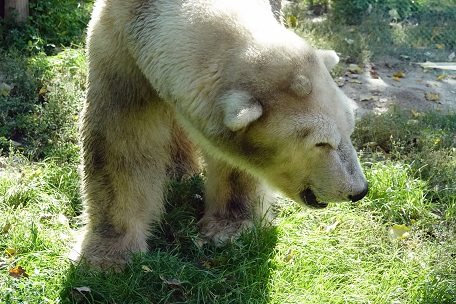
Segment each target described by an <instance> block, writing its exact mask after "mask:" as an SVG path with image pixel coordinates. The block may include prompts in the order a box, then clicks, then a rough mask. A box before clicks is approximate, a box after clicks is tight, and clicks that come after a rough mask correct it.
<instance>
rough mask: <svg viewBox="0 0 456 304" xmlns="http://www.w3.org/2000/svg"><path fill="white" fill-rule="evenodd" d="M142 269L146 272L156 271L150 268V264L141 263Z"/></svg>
mask: <svg viewBox="0 0 456 304" xmlns="http://www.w3.org/2000/svg"><path fill="white" fill-rule="evenodd" d="M141 269H142V270H143V271H144V272H146V273H147V272H154V271H153V270H152V269H150V268H149V267H148V266H146V265H141Z"/></svg>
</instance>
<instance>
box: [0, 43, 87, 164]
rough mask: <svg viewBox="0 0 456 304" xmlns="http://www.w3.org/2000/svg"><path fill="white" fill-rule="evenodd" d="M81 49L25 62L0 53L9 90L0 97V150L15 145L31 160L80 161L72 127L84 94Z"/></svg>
mask: <svg viewBox="0 0 456 304" xmlns="http://www.w3.org/2000/svg"><path fill="white" fill-rule="evenodd" d="M85 64H86V60H85V54H84V51H83V50H80V49H79V50H72V49H68V50H64V51H63V52H61V53H59V55H56V56H45V55H44V54H39V55H37V56H34V57H32V58H30V59H24V58H21V57H19V56H18V55H14V54H11V53H9V54H5V53H4V54H0V75H1V74H3V75H6V76H5V78H4V79H3V80H2V81H3V82H5V83H7V84H8V85H9V86H10V87H12V89H11V91H10V92H7V93H5V94H0V113H1V114H0V138H1V141H0V145H1V146H0V149H2V150H3V152H4V153H5V152H7V151H9V146H10V144H11V143H13V146H14V147H16V148H17V149H19V150H21V151H23V152H24V154H25V155H27V156H29V157H30V158H32V159H42V158H45V157H49V156H53V157H58V158H60V159H62V160H71V161H74V160H76V159H77V157H78V149H77V135H76V124H77V121H78V113H79V111H80V109H81V105H82V101H83V99H84V96H85V78H86V66H85Z"/></svg>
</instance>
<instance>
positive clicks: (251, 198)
mask: <svg viewBox="0 0 456 304" xmlns="http://www.w3.org/2000/svg"><path fill="white" fill-rule="evenodd" d="M205 160H206V175H207V181H206V199H205V214H204V216H203V218H202V219H201V220H200V221H199V223H198V224H199V226H200V228H201V233H202V234H203V236H204V237H206V238H208V239H210V240H212V241H213V242H215V243H216V244H221V243H225V242H228V241H232V240H234V239H236V238H237V237H239V235H240V234H241V232H242V231H244V230H246V229H247V228H249V227H251V226H252V225H253V223H254V220H261V221H266V222H268V220H269V217H270V212H269V207H270V205H271V203H272V202H273V200H274V197H273V195H271V192H270V190H269V189H268V187H267V186H266V185H265V184H264V183H262V182H260V181H259V180H257V179H256V178H255V177H253V176H251V175H250V174H248V173H246V172H245V171H242V170H240V169H237V168H234V167H232V166H230V165H228V164H226V163H225V162H222V161H219V160H217V159H214V158H212V157H211V156H208V155H206V157H205Z"/></svg>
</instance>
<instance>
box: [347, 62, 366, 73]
mask: <svg viewBox="0 0 456 304" xmlns="http://www.w3.org/2000/svg"><path fill="white" fill-rule="evenodd" d="M348 71H349V72H350V73H352V74H362V73H363V69H361V68H360V67H359V66H358V65H356V64H350V65H349V66H348Z"/></svg>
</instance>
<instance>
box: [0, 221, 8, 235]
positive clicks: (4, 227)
mask: <svg viewBox="0 0 456 304" xmlns="http://www.w3.org/2000/svg"><path fill="white" fill-rule="evenodd" d="M10 228H11V223H7V224H6V225H5V226H3V229H2V231H1V232H0V234H5V233H7V232H8V230H10Z"/></svg>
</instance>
